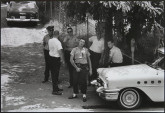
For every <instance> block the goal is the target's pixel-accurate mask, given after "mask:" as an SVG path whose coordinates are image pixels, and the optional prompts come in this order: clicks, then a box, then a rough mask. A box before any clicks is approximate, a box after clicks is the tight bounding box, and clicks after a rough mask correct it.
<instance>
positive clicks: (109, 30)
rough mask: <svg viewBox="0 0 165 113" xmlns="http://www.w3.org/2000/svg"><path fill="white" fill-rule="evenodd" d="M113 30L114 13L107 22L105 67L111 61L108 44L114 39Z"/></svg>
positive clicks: (104, 53) (110, 14)
mask: <svg viewBox="0 0 165 113" xmlns="http://www.w3.org/2000/svg"><path fill="white" fill-rule="evenodd" d="M112 28H113V24H112V13H111V12H110V13H109V16H108V17H107V18H106V22H105V39H104V52H103V59H102V61H103V65H106V64H107V63H108V59H109V48H108V44H107V42H108V41H109V40H110V39H112V38H113V34H112Z"/></svg>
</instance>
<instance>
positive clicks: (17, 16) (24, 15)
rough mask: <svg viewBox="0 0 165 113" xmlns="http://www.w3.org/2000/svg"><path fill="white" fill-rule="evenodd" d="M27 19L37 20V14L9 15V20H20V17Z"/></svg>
mask: <svg viewBox="0 0 165 113" xmlns="http://www.w3.org/2000/svg"><path fill="white" fill-rule="evenodd" d="M21 16H22V17H25V19H30V18H37V15H36V14H35V13H9V14H8V18H11V17H15V18H18V19H20V17H21Z"/></svg>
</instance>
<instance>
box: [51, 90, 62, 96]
mask: <svg viewBox="0 0 165 113" xmlns="http://www.w3.org/2000/svg"><path fill="white" fill-rule="evenodd" d="M52 94H53V95H62V93H61V92H58V91H56V92H52Z"/></svg>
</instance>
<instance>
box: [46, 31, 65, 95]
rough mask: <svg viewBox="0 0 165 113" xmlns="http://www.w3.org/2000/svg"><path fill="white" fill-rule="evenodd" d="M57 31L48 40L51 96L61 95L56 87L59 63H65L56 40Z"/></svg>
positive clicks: (58, 42)
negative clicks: (51, 85)
mask: <svg viewBox="0 0 165 113" xmlns="http://www.w3.org/2000/svg"><path fill="white" fill-rule="evenodd" d="M58 36H59V31H54V37H53V38H51V39H49V42H48V45H49V55H50V71H51V77H52V84H53V92H52V94H53V95H61V94H62V93H61V92H59V91H63V89H60V88H59V87H58V77H59V71H60V65H61V63H63V64H64V63H65V61H64V56H63V48H62V44H61V42H60V41H59V40H58V39H57V38H58Z"/></svg>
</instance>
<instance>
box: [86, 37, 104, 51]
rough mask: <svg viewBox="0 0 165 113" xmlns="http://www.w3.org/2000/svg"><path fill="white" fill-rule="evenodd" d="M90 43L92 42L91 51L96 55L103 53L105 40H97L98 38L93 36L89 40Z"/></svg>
mask: <svg viewBox="0 0 165 113" xmlns="http://www.w3.org/2000/svg"><path fill="white" fill-rule="evenodd" d="M89 42H92V45H91V46H90V48H89V49H90V50H91V51H93V52H96V53H102V51H103V50H104V39H103V38H101V39H100V40H98V39H97V36H92V37H91V38H89Z"/></svg>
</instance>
